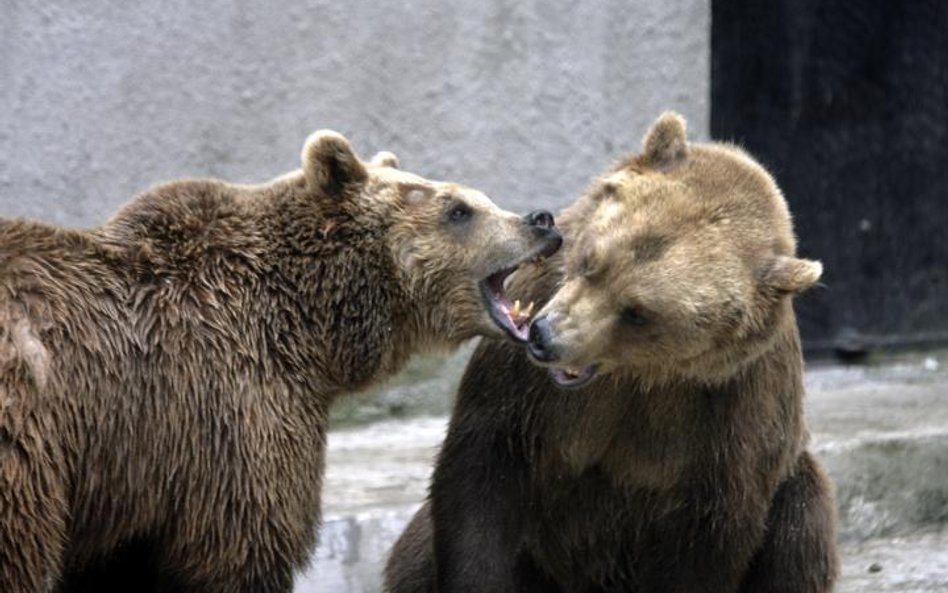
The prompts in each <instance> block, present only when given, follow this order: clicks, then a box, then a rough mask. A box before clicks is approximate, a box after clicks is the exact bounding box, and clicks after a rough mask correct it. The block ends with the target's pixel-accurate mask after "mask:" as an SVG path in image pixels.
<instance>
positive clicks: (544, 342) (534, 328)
mask: <svg viewBox="0 0 948 593" xmlns="http://www.w3.org/2000/svg"><path fill="white" fill-rule="evenodd" d="M527 348H528V349H529V350H530V354H531V355H532V356H533V358H535V359H537V360H539V361H541V362H551V361H553V360H555V359H556V355H555V354H554V353H553V344H552V342H551V340H550V320H549V319H547V316H546V315H542V316H540V317H537V318H536V319H534V320H533V322H532V323H531V324H530V336H529V338H528V339H527Z"/></svg>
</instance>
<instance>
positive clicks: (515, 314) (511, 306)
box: [481, 258, 542, 342]
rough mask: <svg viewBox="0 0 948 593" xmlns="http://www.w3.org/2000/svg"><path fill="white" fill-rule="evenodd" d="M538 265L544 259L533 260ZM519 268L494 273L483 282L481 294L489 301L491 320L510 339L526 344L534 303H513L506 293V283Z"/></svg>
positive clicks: (488, 308) (517, 301) (488, 307)
mask: <svg viewBox="0 0 948 593" xmlns="http://www.w3.org/2000/svg"><path fill="white" fill-rule="evenodd" d="M533 261H534V262H535V263H537V265H542V259H541V258H537V259H535V260H533ZM518 267H519V265H518V266H515V267H513V268H507V269H504V270H501V271H499V272H494V273H493V274H491V275H490V276H488V277H487V278H486V279H485V280H483V281H481V293H482V294H483V295H484V300H485V301H487V311H488V313H490V318H491V319H493V320H494V323H496V324H497V325H498V326H499V327H500V329H502V330H504V331H505V332H507V333H508V334H509V335H510V337H512V338H513V339H514V340H516V341H518V342H526V341H527V337H528V336H529V335H530V319H531V317H532V316H533V310H534V304H533V301H530V303H529V304H528V305H526V306H523V305H521V304H520V301H519V300H516V301H513V302H511V301H510V299H509V298H507V294H506V293H505V292H504V281H505V280H506V279H507V277H508V276H510V275H511V274H513V273H514V272H515V271H516V270H517V268H518Z"/></svg>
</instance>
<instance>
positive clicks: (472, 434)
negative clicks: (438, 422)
mask: <svg viewBox="0 0 948 593" xmlns="http://www.w3.org/2000/svg"><path fill="white" fill-rule="evenodd" d="M459 432H460V431H459ZM525 472H526V461H525V460H524V459H523V458H522V457H521V456H520V455H518V454H517V453H516V452H515V451H512V450H511V447H510V440H508V439H507V438H504V436H503V433H502V431H493V430H491V429H490V427H483V426H479V427H476V430H472V431H469V432H467V433H466V434H451V433H450V432H449V434H448V437H447V439H446V440H445V444H444V450H443V452H442V455H441V461H440V462H439V464H438V467H437V469H436V470H435V475H434V480H433V483H432V489H431V497H432V499H431V515H432V523H433V531H434V554H435V565H436V567H435V572H436V577H437V590H438V591H439V592H440V593H468V592H471V593H473V592H482V591H491V592H492V593H505V592H511V593H513V592H514V591H516V592H521V591H532V590H534V589H533V587H532V586H531V584H530V583H529V582H524V578H523V577H524V576H526V575H524V574H521V572H522V571H521V570H520V568H521V564H522V563H521V562H520V558H519V557H518V556H519V554H520V547H521V545H520V544H521V534H522V531H521V530H522V516H523V512H524V507H523V500H522V495H523V491H524V489H525V486H524V482H525V479H524V476H525Z"/></svg>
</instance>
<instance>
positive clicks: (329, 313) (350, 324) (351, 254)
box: [269, 205, 416, 396]
mask: <svg viewBox="0 0 948 593" xmlns="http://www.w3.org/2000/svg"><path fill="white" fill-rule="evenodd" d="M314 216H318V217H319V219H315V218H312V217H314ZM306 217H310V219H309V220H306ZM278 220H279V222H278V224H277V225H276V228H274V229H272V232H273V233H274V235H273V236H276V237H279V240H278V241H277V242H276V243H275V244H274V246H273V249H274V251H275V252H282V253H274V254H273V256H272V258H271V261H272V262H273V274H272V277H271V278H270V279H269V283H270V285H271V286H272V290H273V291H275V292H280V293H282V294H281V298H278V299H277V300H276V302H275V303H274V304H273V309H274V310H273V311H272V313H271V315H272V316H274V317H277V318H280V319H283V320H284V322H283V323H282V324H281V329H280V331H279V332H278V333H277V335H274V336H273V341H274V343H273V346H272V348H273V352H274V355H275V356H276V357H277V358H278V359H279V360H280V361H281V363H282V364H283V365H285V366H286V367H287V368H288V370H290V371H291V372H293V373H300V374H302V375H304V376H307V377H308V380H309V381H310V382H311V383H312V384H313V385H316V386H319V387H317V389H319V390H321V391H322V392H323V393H324V394H326V395H330V396H335V395H339V394H342V393H346V392H352V391H358V390H360V389H363V388H365V387H367V386H368V385H370V384H371V383H373V382H376V381H378V380H380V379H383V378H384V377H386V376H388V375H391V374H393V373H395V372H396V371H397V370H398V369H399V368H401V366H402V365H403V364H404V362H405V360H406V359H407V358H408V355H409V353H410V352H411V351H412V349H413V343H412V341H413V339H414V338H413V336H414V335H415V332H413V331H411V326H412V325H413V322H412V320H413V319H414V318H415V316H416V315H415V312H414V311H412V310H411V308H410V305H408V303H409V302H410V300H409V298H408V297H407V295H406V291H405V289H404V287H403V283H402V280H401V279H400V278H399V277H398V276H397V273H396V271H395V270H396V267H395V263H394V262H393V261H392V258H391V255H390V253H389V250H388V249H387V247H386V244H385V241H384V233H385V231H386V229H385V228H384V226H383V225H382V224H380V223H379V222H378V221H375V220H371V219H361V218H359V217H358V216H356V215H353V214H351V213H349V212H346V211H344V210H339V211H329V212H321V213H312V212H310V211H309V210H307V211H306V212H296V213H294V212H293V208H292V207H291V206H289V207H287V206H286V205H285V206H284V208H283V209H282V215H281V216H280V217H278ZM301 229H305V230H303V231H301ZM270 300H271V301H272V300H273V299H270Z"/></svg>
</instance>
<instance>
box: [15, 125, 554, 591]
mask: <svg viewBox="0 0 948 593" xmlns="http://www.w3.org/2000/svg"><path fill="white" fill-rule="evenodd" d="M302 156H303V158H302V160H303V163H302V170H299V171H296V172H293V173H290V174H287V175H285V176H283V177H280V178H278V179H275V180H273V181H271V182H269V183H266V184H261V185H255V186H239V185H232V184H228V183H224V182H221V181H214V180H196V181H179V182H173V183H169V184H166V185H162V186H159V187H156V188H154V189H152V190H150V191H148V192H146V193H145V194H143V195H141V196H139V197H138V198H136V199H135V200H134V201H133V202H131V203H130V204H129V205H128V206H126V207H125V208H124V209H122V210H121V211H120V212H119V213H118V214H116V215H115V216H114V217H113V218H112V219H111V220H110V221H108V222H107V223H106V224H104V225H103V226H101V227H98V228H94V229H90V230H67V229H62V228H57V227H53V226H49V225H45V224H40V223H34V222H25V221H8V220H0V591H2V592H3V593H41V592H42V593H45V592H49V591H55V590H62V591H67V590H71V591H77V590H85V589H88V590H92V591H103V590H107V589H108V588H109V587H112V588H114V589H115V590H134V591H140V590H144V589H145V588H147V587H149V586H151V587H155V586H157V587H159V588H160V587H163V588H164V589H166V590H180V591H202V592H220V593H238V592H248V593H249V592H254V593H264V592H282V593H286V592H289V591H291V589H292V586H293V573H294V570H296V569H298V568H299V567H301V566H303V565H304V563H305V562H306V561H307V558H308V556H309V553H310V551H311V549H312V547H313V544H314V542H315V540H316V533H317V529H318V526H319V517H320V479H321V476H322V472H323V457H324V451H325V442H326V418H327V412H328V408H329V406H330V403H331V402H332V400H333V398H334V397H336V396H337V395H339V394H342V393H345V392H351V391H354V390H358V389H361V388H363V387H365V386H367V385H369V384H371V383H373V382H375V381H377V380H379V379H381V378H383V377H386V376H387V375H390V374H391V373H393V372H395V371H396V370H397V369H398V368H399V367H401V366H402V364H403V363H404V362H405V360H406V359H407V358H408V357H409V356H410V355H411V354H412V353H414V352H417V351H420V350H429V349H432V348H450V347H453V346H455V345H457V344H458V343H459V342H461V341H462V340H465V339H467V338H470V337H472V336H474V335H476V334H487V335H495V336H501V335H504V333H505V332H504V330H506V332H507V333H511V334H515V335H517V334H519V335H522V334H523V332H524V330H525V323H524V320H523V319H522V318H521V317H520V316H518V315H511V314H510V311H509V302H508V301H507V300H506V298H505V297H504V295H503V292H502V289H501V288H500V287H502V284H503V279H504V277H505V276H506V275H507V274H508V273H509V272H510V271H512V269H513V268H515V267H516V266H517V265H518V264H520V263H521V262H523V261H526V260H531V259H534V258H536V257H538V256H543V255H548V254H550V253H551V252H552V251H553V250H555V249H556V247H557V246H558V245H559V243H560V238H559V235H558V233H557V232H556V230H555V229H554V228H552V217H551V216H550V215H549V214H548V213H545V212H537V213H534V214H532V215H530V216H528V217H526V218H523V219H521V218H520V217H517V216H515V215H514V214H512V213H509V212H505V211H503V210H501V209H499V208H497V207H496V206H495V205H494V204H493V203H492V202H490V200H488V199H487V198H486V197H485V196H483V195H482V194H480V193H479V192H476V191H474V190H471V189H467V188H464V187H461V186H458V185H456V184H452V183H439V182H433V181H429V180H427V179H423V178H421V177H418V176H416V175H412V174H410V173H406V172H402V171H399V170H397V168H395V166H394V165H395V164H396V163H395V160H394V157H393V156H392V155H390V154H382V155H380V157H379V158H377V160H376V161H373V162H371V163H364V162H362V161H360V160H359V158H358V157H357V156H356V155H355V154H354V153H353V151H352V149H351V147H350V146H349V143H348V142H347V141H346V140H345V138H343V137H342V136H340V135H338V134H336V133H333V132H320V133H316V134H314V135H313V136H311V137H310V139H309V140H308V141H307V143H306V146H305V148H304V150H303V155H302ZM109 560H113V562H112V563H109ZM123 579H124V580H123Z"/></svg>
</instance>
